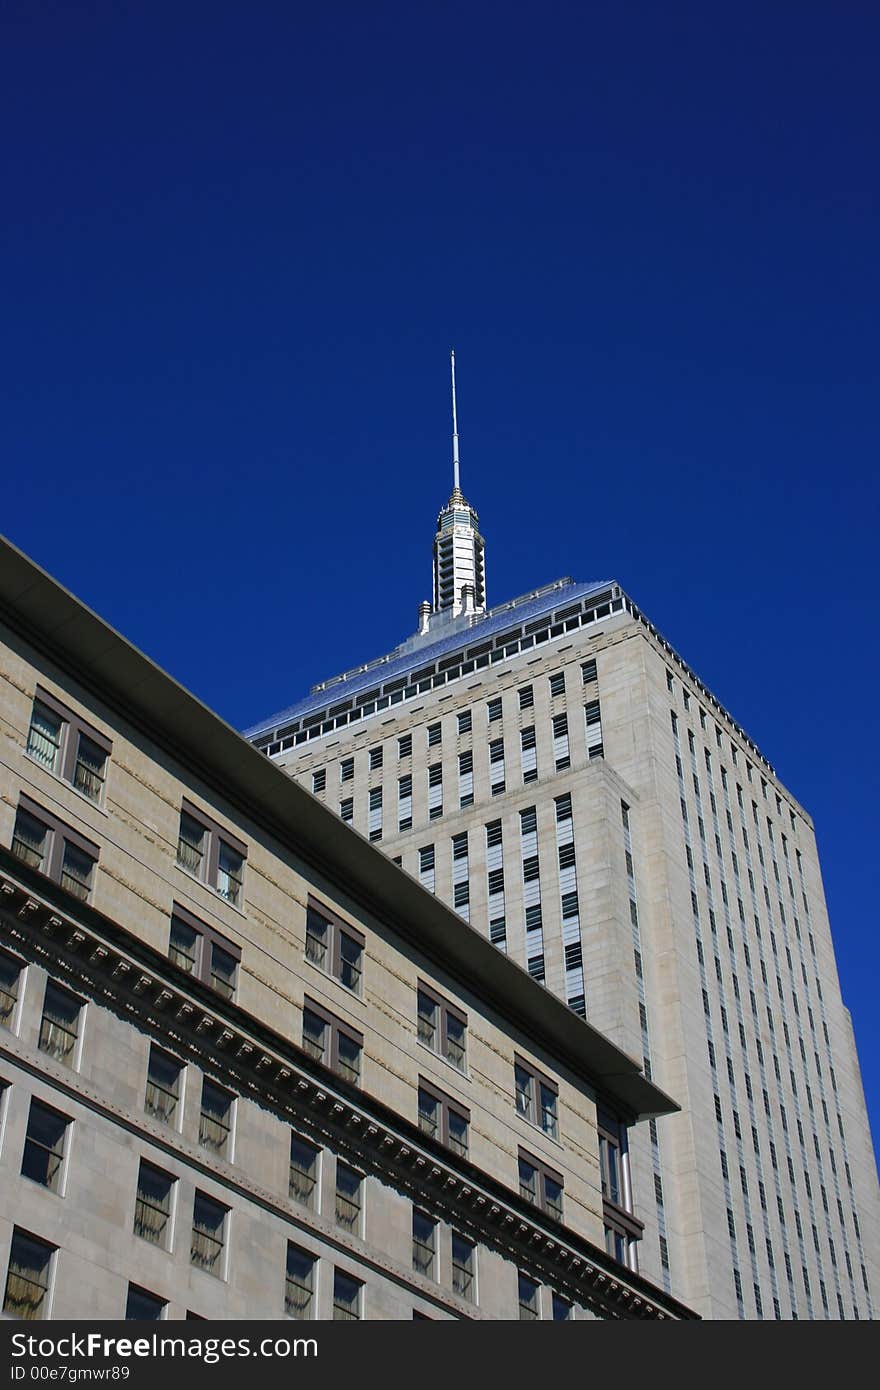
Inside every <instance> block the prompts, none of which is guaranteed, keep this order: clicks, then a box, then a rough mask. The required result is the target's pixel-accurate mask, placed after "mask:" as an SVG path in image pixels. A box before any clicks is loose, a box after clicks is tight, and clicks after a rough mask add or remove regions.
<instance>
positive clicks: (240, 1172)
mask: <svg viewBox="0 0 880 1390" xmlns="http://www.w3.org/2000/svg"><path fill="white" fill-rule="evenodd" d="M447 737H448V735H447ZM325 765H328V764H325ZM336 775H338V773H337V774H336ZM600 775H601V776H602V777H603V778H604V777H607V776H610V775H611V774H610V770H609V769H608V768H607V767H605V768H602V769H600ZM603 785H604V783H603ZM615 786H616V784H615ZM612 790H613V788H612V787H611V786H610V784H609V788H608V792H607V794H608V796H609V797H610V796H611V793H612ZM324 796H325V797H326V791H325V793H324ZM416 805H417V809H415V810H414V812H413V815H414V818H418V817H421V816H422V807H421V803H420V802H419V801H418V798H417V803H416ZM426 808H427V802H425V819H426V820H427V812H426ZM337 810H338V807H337V805H336V803H335V797H334V799H333V802H332V804H331V805H329V806H328V805H326V804H323V803H322V801H321V799H315V798H314V797H313V796H312V795H311V792H310V791H307V790H303V789H302V788H301V787H300V786H299V785H298V784H297V782H296V781H294V780H293V779H292V778H290V777H289V776H286V775H285V774H284V773H282V772H281V771H280V770H279V769H278V768H277V767H275V766H273V764H272V762H271V761H270V760H268V759H266V758H265V757H264V756H263V755H262V754H261V753H259V752H257V751H256V750H255V749H254V748H253V747H252V746H251V745H250V744H249V743H248V742H247V741H246V740H244V739H243V738H242V737H241V736H240V735H239V734H237V733H236V732H235V731H234V730H232V729H230V728H229V727H228V726H227V725H225V724H224V723H223V722H222V721H221V720H220V719H219V718H218V717H217V716H216V715H214V714H213V713H211V712H210V711H209V710H208V709H206V708H205V706H203V705H201V704H200V703H199V701H198V700H196V699H195V698H194V697H193V696H191V695H189V694H188V693H187V692H186V691H184V690H183V689H181V688H180V687H179V686H178V685H176V684H175V682H174V681H173V680H172V679H171V678H170V677H169V676H167V675H165V674H164V673H163V672H162V671H160V670H158V669H157V668H156V667H155V666H154V665H153V664H152V663H151V662H150V661H149V660H148V659H147V658H146V657H144V656H143V655H141V654H140V653H139V652H137V651H136V650H135V649H134V648H132V647H131V646H130V645H129V644H128V643H127V642H126V641H125V640H124V639H123V638H122V637H120V636H119V635H118V634H117V633H115V632H113V631H112V629H110V628H109V627H107V626H106V624H104V623H103V622H102V621H101V620H100V619H99V618H98V617H96V616H95V615H94V614H93V613H91V612H90V611H89V610H88V609H86V608H85V607H83V605H82V604H80V603H79V602H78V601H77V600H76V599H75V598H74V597H73V596H71V595H70V594H69V593H67V592H66V591H65V590H64V589H62V588H61V587H60V586H59V585H58V584H56V583H55V582H54V581H53V580H52V579H50V578H49V576H47V575H46V574H45V573H44V572H42V571H41V570H39V569H38V568H37V567H36V566H35V565H33V564H32V563H31V562H30V561H29V560H27V558H26V557H24V556H23V555H21V554H20V552H18V551H16V550H15V549H14V548H13V547H12V546H9V545H7V544H5V543H4V544H3V545H2V547H0V1093H2V1094H0V1106H2V1109H0V1176H2V1182H0V1280H2V1289H3V1316H4V1317H13V1318H58V1319H77V1320H87V1321H96V1320H101V1319H118V1318H123V1317H146V1318H160V1317H171V1318H186V1317H189V1318H210V1319H219V1318H234V1319H248V1318H283V1317H290V1318H296V1319H300V1318H319V1319H331V1318H336V1319H340V1320H346V1319H352V1318H365V1319H411V1318H429V1319H515V1318H522V1319H526V1320H528V1319H536V1318H545V1319H551V1318H553V1319H575V1320H577V1319H583V1318H587V1319H589V1318H615V1319H617V1318H631V1317H632V1318H661V1319H662V1318H673V1319H677V1318H686V1317H691V1316H693V1314H692V1313H691V1312H689V1310H688V1309H687V1308H686V1307H684V1306H683V1305H682V1304H681V1303H680V1302H678V1301H677V1300H676V1298H674V1297H673V1296H672V1295H671V1294H670V1293H669V1292H668V1291H663V1290H662V1289H660V1288H657V1287H655V1286H654V1285H653V1284H652V1283H651V1281H650V1280H649V1279H647V1278H646V1277H645V1276H644V1275H643V1274H640V1273H639V1272H638V1270H637V1258H636V1246H637V1244H638V1239H639V1236H640V1234H641V1224H640V1222H639V1220H638V1217H637V1216H636V1214H635V1213H634V1211H633V1202H632V1186H633V1185H632V1181H631V1172H630V1161H629V1153H628V1146H629V1140H628V1136H629V1135H630V1134H631V1133H633V1132H634V1130H636V1129H638V1128H640V1127H641V1128H646V1127H647V1125H648V1124H652V1123H653V1122H654V1121H655V1120H656V1119H658V1118H659V1117H661V1116H667V1115H669V1114H670V1113H672V1112H673V1111H674V1110H675V1108H676V1107H675V1103H674V1102H673V1101H671V1100H670V1099H669V1098H668V1097H667V1095H666V1094H665V1093H664V1092H663V1091H661V1090H660V1089H658V1087H657V1085H656V1084H655V1083H654V1082H652V1081H651V1080H649V1079H648V1078H647V1077H646V1076H645V1075H644V1073H643V1071H642V1069H641V1064H640V1063H638V1062H635V1061H633V1060H632V1059H631V1058H630V1057H629V1056H628V1055H626V1053H625V1052H624V1051H623V1050H621V1049H620V1048H619V1047H618V1046H617V1045H615V1044H614V1043H612V1042H611V1041H610V1040H609V1039H608V1038H606V1037H605V1036H604V1035H603V1033H602V1032H601V1030H599V1029H597V1027H596V1026H595V1025H594V1024H593V1023H589V1022H586V1021H585V1020H584V1019H582V1018H579V1017H578V1016H577V1015H576V1013H574V1012H573V1011H572V1010H571V1009H570V1008H568V1007H567V1006H566V1004H565V1002H564V1001H563V1000H561V999H559V998H558V997H557V995H556V993H554V992H551V991H548V990H545V989H543V988H542V987H541V985H540V984H538V983H537V982H536V980H534V979H532V978H530V976H529V973H528V972H527V971H525V970H523V969H522V968H521V967H520V966H519V965H517V964H516V962H515V960H514V959H513V957H514V955H515V951H514V950H511V954H510V957H505V956H504V955H502V954H500V953H499V952H498V950H497V949H496V947H495V946H494V945H492V944H491V943H490V941H489V940H488V939H487V937H486V935H485V934H484V933H483V932H481V931H479V930H477V929H475V928H474V927H472V926H469V925H468V924H467V923H466V922H464V921H462V920H461V916H460V914H456V913H455V912H454V911H453V910H452V909H451V908H450V907H448V906H447V905H446V904H445V903H444V902H443V900H442V897H443V892H441V894H434V893H432V892H429V891H427V890H426V888H424V887H423V886H422V885H421V884H419V882H418V881H417V878H416V877H414V876H413V874H412V873H411V872H409V871H408V870H410V869H411V868H412V856H413V855H415V854H416V853H417V851H416V850H415V849H414V850H412V852H410V850H409V849H408V848H407V849H406V850H405V851H403V852H404V853H405V854H406V856H407V865H406V869H401V868H398V867H397V866H396V865H395V864H394V863H392V862H391V859H390V858H388V857H386V856H385V855H384V854H382V853H381V852H380V850H379V849H378V848H376V847H375V846H374V845H371V844H370V843H369V841H368V839H367V838H364V837H362V836H361V835H359V834H358V833H357V832H356V831H355V830H354V829H352V828H351V827H349V826H347V825H345V824H344V823H343V821H341V820H340V819H339V816H338V814H337ZM576 811H577V802H576ZM577 813H578V814H579V811H577ZM414 823H418V820H417V819H415V820H414ZM444 833H446V827H444ZM622 833H623V831H622V829H621V830H620V834H621V835H622ZM401 843H402V842H401ZM383 847H384V845H383ZM442 861H443V856H442V855H438V863H441V865H442ZM440 872H441V874H443V873H445V872H446V869H445V866H442V867H441V869H440ZM441 889H442V890H443V891H445V888H444V881H443V880H441ZM609 891H611V890H610V889H609ZM512 943H513V937H512V936H511V944H512ZM550 959H551V958H550V956H549V954H548V967H549V965H550ZM552 968H553V969H555V968H556V965H555V963H554V964H553V966H552ZM608 1023H609V1025H610V1026H611V1027H614V1026H615V1019H614V1018H613V1017H612V1016H611V1013H610V1012H609V1016H608ZM617 1031H618V1032H619V1031H620V1029H619V1028H618V1030H617ZM639 1122H641V1124H639Z"/></svg>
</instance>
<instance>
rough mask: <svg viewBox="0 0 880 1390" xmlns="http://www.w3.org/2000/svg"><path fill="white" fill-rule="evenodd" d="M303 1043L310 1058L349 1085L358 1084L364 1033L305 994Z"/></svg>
mask: <svg viewBox="0 0 880 1390" xmlns="http://www.w3.org/2000/svg"><path fill="white" fill-rule="evenodd" d="M302 1045H303V1049H304V1051H306V1052H307V1053H308V1054H309V1056H310V1057H314V1059H315V1061H316V1062H322V1063H323V1064H324V1066H325V1067H329V1068H330V1070H331V1071H335V1072H337V1073H338V1074H339V1075H340V1076H341V1077H343V1078H344V1079H345V1080H346V1081H350V1082H351V1084H352V1086H358V1085H359V1084H360V1075H361V1052H362V1050H363V1046H364V1038H363V1034H362V1033H359V1032H358V1031H357V1029H355V1028H352V1027H351V1026H350V1025H349V1024H347V1023H344V1022H343V1021H342V1019H341V1018H336V1016H335V1015H334V1014H331V1013H328V1012H327V1010H326V1009H322V1008H321V1006H320V1004H316V1003H314V1001H313V1000H311V999H309V998H308V996H306V999H305V1003H304V1006H303V1040H302Z"/></svg>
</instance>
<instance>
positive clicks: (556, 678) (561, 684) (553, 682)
mask: <svg viewBox="0 0 880 1390" xmlns="http://www.w3.org/2000/svg"><path fill="white" fill-rule="evenodd" d="M550 694H551V696H555V695H564V694H565V672H564V671H554V673H553V675H552V676H551V677H550Z"/></svg>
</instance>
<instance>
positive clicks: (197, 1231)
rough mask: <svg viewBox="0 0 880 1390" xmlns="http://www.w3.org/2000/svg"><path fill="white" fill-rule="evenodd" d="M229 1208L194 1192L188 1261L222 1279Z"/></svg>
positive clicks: (202, 1193) (203, 1194)
mask: <svg viewBox="0 0 880 1390" xmlns="http://www.w3.org/2000/svg"><path fill="white" fill-rule="evenodd" d="M228 1215H229V1208H228V1207H225V1206H224V1205H223V1203H222V1202H215V1201H214V1199H213V1197H208V1196H207V1195H206V1194H205V1193H204V1192H198V1191H197V1192H196V1197H195V1202H194V1203H193V1227H192V1245H191V1247H190V1259H191V1260H192V1263H193V1264H194V1265H195V1266H196V1267H197V1268H198V1269H203V1270H204V1271H205V1272H206V1274H216V1275H217V1277H218V1278H221V1279H222V1277H223V1251H224V1249H225V1247H226V1218H227V1217H228Z"/></svg>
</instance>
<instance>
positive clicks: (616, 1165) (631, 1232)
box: [596, 1107, 726, 1267]
mask: <svg viewBox="0 0 880 1390" xmlns="http://www.w3.org/2000/svg"><path fill="white" fill-rule="evenodd" d="M596 1118H597V1125H598V1130H599V1171H600V1175H601V1180H602V1216H603V1221H604V1224H605V1248H606V1250H607V1251H608V1254H609V1255H611V1256H612V1257H613V1258H614V1259H615V1260H617V1261H618V1262H619V1263H620V1264H624V1265H628V1266H630V1267H634V1265H635V1245H634V1242H635V1241H638V1240H640V1239H641V1237H642V1232H643V1230H644V1227H643V1225H642V1223H641V1221H638V1220H636V1218H635V1217H634V1216H633V1215H632V1213H631V1212H630V1211H629V1209H628V1205H627V1195H626V1186H625V1183H624V1163H623V1158H624V1154H625V1153H626V1128H625V1126H624V1125H623V1124H621V1122H620V1121H619V1120H618V1119H617V1117H616V1116H615V1115H612V1114H611V1113H610V1112H609V1111H607V1110H603V1109H602V1108H601V1107H600V1108H599V1109H598V1110H597V1116H596ZM725 1162H726V1159H725Z"/></svg>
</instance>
